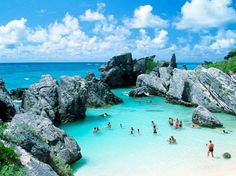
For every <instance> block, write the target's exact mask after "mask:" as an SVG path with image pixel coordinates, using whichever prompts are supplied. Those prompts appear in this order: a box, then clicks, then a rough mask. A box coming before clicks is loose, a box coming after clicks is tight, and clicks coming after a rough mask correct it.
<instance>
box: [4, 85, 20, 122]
mask: <svg viewBox="0 0 236 176" xmlns="http://www.w3.org/2000/svg"><path fill="white" fill-rule="evenodd" d="M16 112H17V109H16V107H15V105H14V103H13V101H12V99H11V98H10V96H9V94H8V92H6V91H5V90H4V89H0V119H1V120H2V121H3V122H7V121H10V120H11V119H12V118H13V117H14V115H15V114H16Z"/></svg>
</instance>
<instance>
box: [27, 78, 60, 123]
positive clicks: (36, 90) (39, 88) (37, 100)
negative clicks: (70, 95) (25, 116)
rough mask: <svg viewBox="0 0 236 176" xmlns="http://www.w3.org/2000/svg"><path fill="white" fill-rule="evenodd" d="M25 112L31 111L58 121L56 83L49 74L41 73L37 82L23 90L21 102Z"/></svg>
mask: <svg viewBox="0 0 236 176" xmlns="http://www.w3.org/2000/svg"><path fill="white" fill-rule="evenodd" d="M22 106H23V109H24V110H25V112H27V111H31V112H33V113H35V114H38V115H42V116H44V117H47V118H49V119H51V120H52V121H58V83H57V81H56V80H55V79H53V77H52V76H50V75H43V76H42V77H41V80H40V82H39V83H36V84H33V85H32V86H31V87H30V88H29V89H28V90H25V94H24V98H23V102H22Z"/></svg>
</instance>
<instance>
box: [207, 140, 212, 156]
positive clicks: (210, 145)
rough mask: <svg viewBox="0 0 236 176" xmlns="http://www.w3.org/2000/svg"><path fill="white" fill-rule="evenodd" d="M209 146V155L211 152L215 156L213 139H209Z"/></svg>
mask: <svg viewBox="0 0 236 176" xmlns="http://www.w3.org/2000/svg"><path fill="white" fill-rule="evenodd" d="M207 146H208V152H207V155H208V156H209V154H210V153H211V156H212V157H213V158H214V154H213V152H214V144H213V143H212V141H211V140H210V141H209V144H208V145H207Z"/></svg>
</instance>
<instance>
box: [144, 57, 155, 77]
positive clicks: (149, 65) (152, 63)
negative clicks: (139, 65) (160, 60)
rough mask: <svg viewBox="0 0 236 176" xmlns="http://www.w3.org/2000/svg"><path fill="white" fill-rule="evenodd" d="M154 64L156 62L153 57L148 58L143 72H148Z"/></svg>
mask: <svg viewBox="0 0 236 176" xmlns="http://www.w3.org/2000/svg"><path fill="white" fill-rule="evenodd" d="M156 66H157V63H156V62H155V61H154V60H153V59H148V61H147V68H146V71H145V73H146V74H149V73H150V72H151V71H152V70H153V69H154V68H155V67H156Z"/></svg>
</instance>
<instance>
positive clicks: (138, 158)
mask: <svg viewBox="0 0 236 176" xmlns="http://www.w3.org/2000/svg"><path fill="white" fill-rule="evenodd" d="M128 91H129V89H117V90H114V93H115V94H117V95H118V96H119V97H121V98H122V99H123V100H124V103H122V104H119V105H115V106H110V107H106V108H97V109H93V108H89V109H88V110H87V118H86V119H85V120H84V121H80V122H73V123H68V124H64V125H62V126H61V127H60V128H62V129H64V130H65V131H66V132H67V133H68V134H69V135H71V136H73V137H74V138H75V139H76V140H77V141H78V143H79V144H80V146H81V148H82V154H83V158H82V160H80V161H78V162H76V163H75V164H73V165H72V168H73V170H74V173H75V175H76V176H77V175H81V176H94V175H96V176H157V175H160V176H180V175H181V176H183V175H194V176H200V175H201V176H202V175H204V176H211V175H212V176H213V175H214V176H217V175H218V176H231V175H232V176H233V175H235V173H236V166H235V162H236V160H235V157H236V142H235V140H236V118H235V116H231V115H228V114H220V113H218V114H215V115H216V116H217V117H218V118H219V119H220V120H221V121H222V122H223V124H224V127H225V129H227V130H232V131H233V132H232V133H230V134H222V133H221V131H222V129H208V128H199V129H193V128H190V125H191V115H192V112H193V108H189V107H184V106H179V105H173V104H168V103H166V102H165V99H164V98H162V97H148V98H141V99H134V98H130V97H128V96H127V92H128ZM104 112H107V113H108V114H110V117H108V118H103V117H100V116H99V115H100V114H102V113H104ZM170 116H172V117H175V118H179V119H181V120H183V128H182V129H173V128H172V127H170V126H169V124H168V117H170ZM152 120H153V121H154V122H155V123H156V124H157V127H158V134H157V135H154V134H153V133H152V126H151V121H152ZM108 122H111V124H112V128H111V129H107V128H105V126H106V124H107V123H108ZM120 123H122V125H123V128H120ZM94 127H99V128H100V129H101V131H100V132H99V133H97V134H93V133H92V129H93V128H94ZM130 127H134V128H135V130H136V129H137V128H139V129H140V131H141V134H140V135H138V134H137V133H136V132H135V134H134V135H131V134H130V132H129V130H130ZM171 135H173V136H174V137H175V138H176V139H177V144H169V143H168V142H167V139H168V138H169V137H170V136H171ZM210 139H211V140H212V141H213V143H214V144H215V156H216V157H215V159H211V158H209V157H207V156H206V153H207V148H206V143H207V142H208V141H209V140H210ZM226 151H228V152H230V153H231V154H232V156H233V159H231V160H225V159H223V158H222V153H224V152H226ZM225 172H227V174H225ZM222 173H224V174H222Z"/></svg>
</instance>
